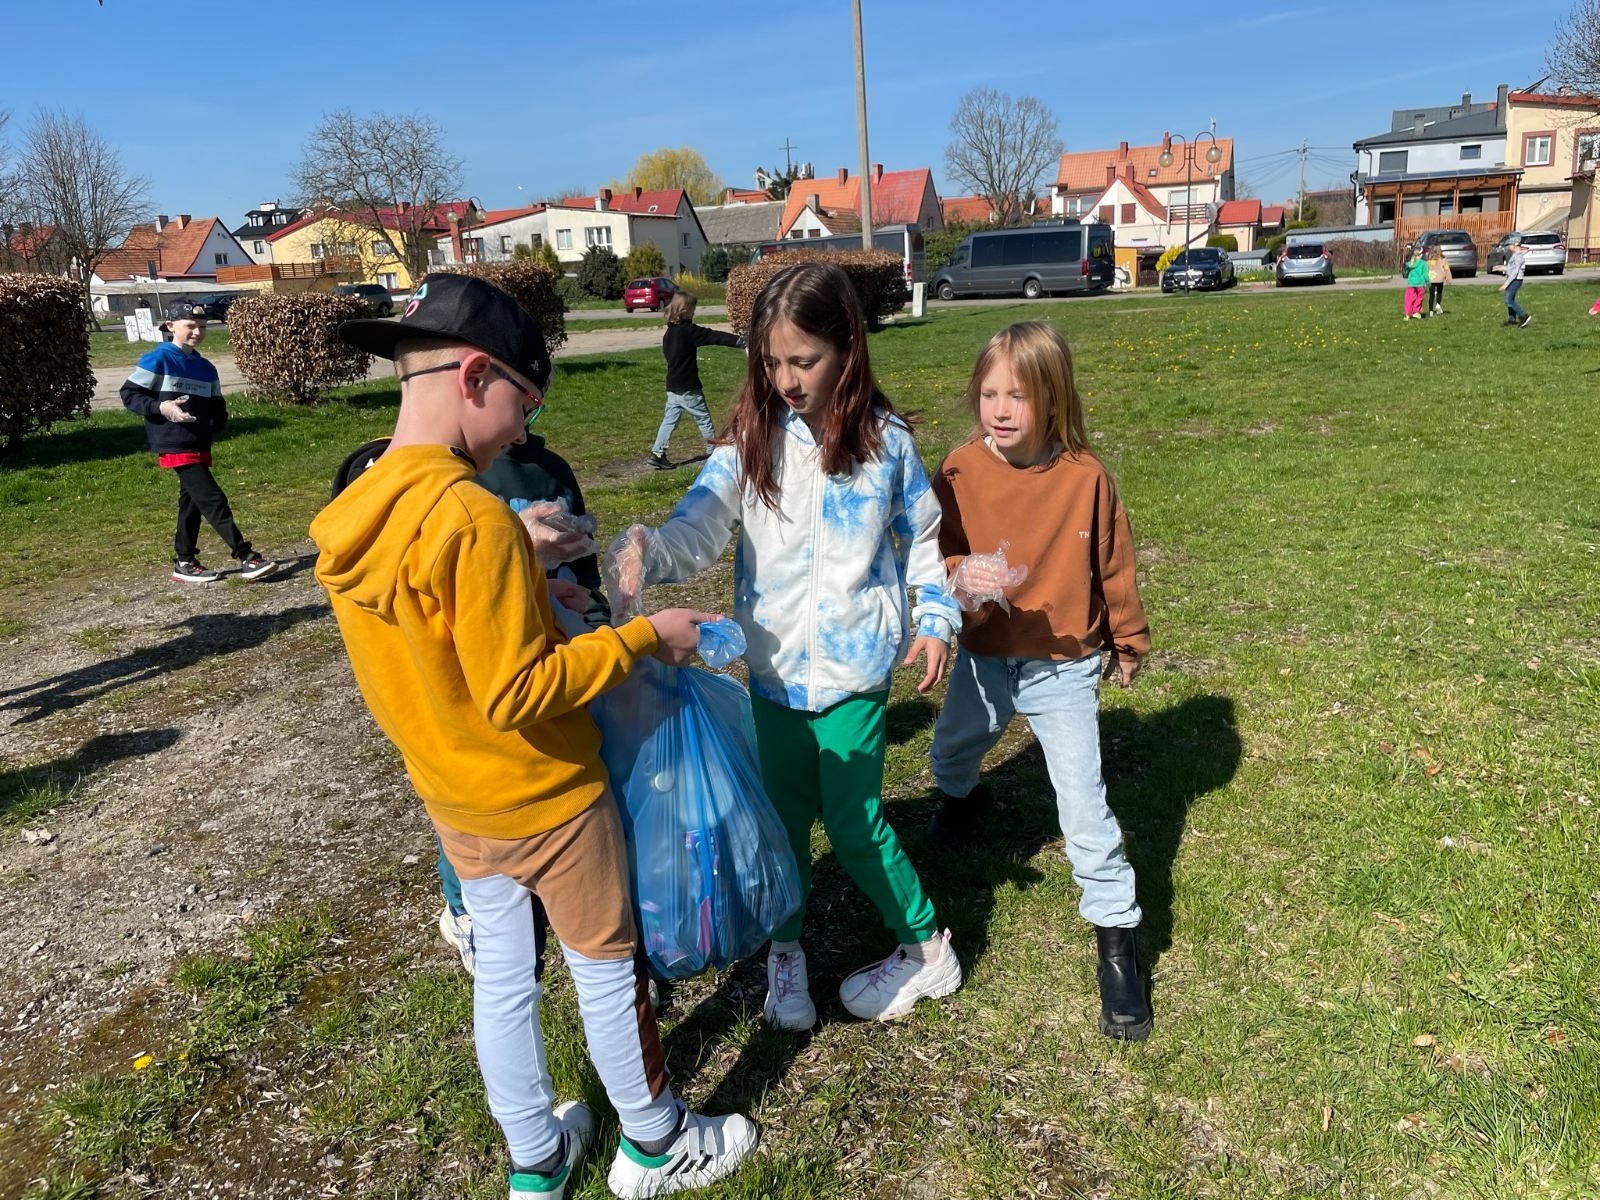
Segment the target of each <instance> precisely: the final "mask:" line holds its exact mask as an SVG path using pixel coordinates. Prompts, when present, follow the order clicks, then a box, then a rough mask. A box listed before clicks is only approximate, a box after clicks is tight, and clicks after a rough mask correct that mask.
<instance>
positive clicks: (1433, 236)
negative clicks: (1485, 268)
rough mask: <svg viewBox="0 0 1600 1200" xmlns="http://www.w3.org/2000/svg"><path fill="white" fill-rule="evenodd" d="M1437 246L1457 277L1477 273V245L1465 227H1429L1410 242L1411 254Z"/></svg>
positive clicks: (1422, 252)
mask: <svg viewBox="0 0 1600 1200" xmlns="http://www.w3.org/2000/svg"><path fill="white" fill-rule="evenodd" d="M1434 246H1438V247H1439V249H1441V250H1443V251H1444V260H1445V262H1447V263H1449V264H1450V274H1451V275H1453V276H1454V277H1455V278H1457V279H1471V278H1472V277H1473V276H1474V275H1476V274H1477V273H1478V246H1477V243H1475V242H1474V241H1473V240H1472V235H1471V234H1470V233H1468V232H1467V231H1466V230H1465V229H1430V230H1428V231H1427V232H1426V233H1424V234H1422V235H1421V236H1420V237H1418V238H1417V240H1416V241H1415V242H1414V243H1413V244H1412V247H1411V252H1412V253H1413V254H1426V253H1427V252H1428V251H1429V249H1431V248H1432V247H1434Z"/></svg>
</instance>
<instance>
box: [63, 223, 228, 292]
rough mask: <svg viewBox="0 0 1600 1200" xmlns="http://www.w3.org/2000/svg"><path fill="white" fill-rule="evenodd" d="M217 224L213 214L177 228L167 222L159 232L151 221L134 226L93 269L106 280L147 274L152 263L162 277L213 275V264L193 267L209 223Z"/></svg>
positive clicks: (208, 230) (209, 225)
mask: <svg viewBox="0 0 1600 1200" xmlns="http://www.w3.org/2000/svg"><path fill="white" fill-rule="evenodd" d="M217 224H220V222H219V221H218V220H217V218H216V217H201V218H199V219H198V220H194V219H190V220H187V221H185V222H184V225H183V228H182V229H180V228H178V223H177V222H176V221H168V222H167V227H166V229H165V230H163V231H162V232H160V233H157V232H156V226H155V222H154V221H152V222H150V223H149V224H147V225H135V226H134V227H133V228H132V229H130V230H129V231H128V236H127V238H126V240H124V241H123V243H122V245H121V246H119V247H118V248H117V249H115V250H113V251H111V253H110V254H107V255H106V256H105V257H104V258H102V259H101V260H100V263H99V265H98V266H96V267H95V269H94V270H95V274H96V275H98V276H100V278H101V279H104V280H105V281H106V282H108V283H109V282H111V281H112V280H114V279H115V280H122V279H126V278H127V277H128V276H129V275H148V274H149V272H150V264H151V263H152V262H154V263H155V264H156V274H157V275H159V276H161V277H162V278H168V277H171V276H179V275H190V274H198V275H215V274H216V268H215V267H211V269H210V270H209V271H207V270H201V271H195V270H194V267H195V265H196V264H195V259H197V258H199V256H200V250H201V248H202V247H203V246H204V245H205V244H206V238H208V237H210V236H211V228H212V226H214V225H217ZM201 265H202V266H210V265H211V264H209V263H206V264H201Z"/></svg>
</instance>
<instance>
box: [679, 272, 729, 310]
mask: <svg viewBox="0 0 1600 1200" xmlns="http://www.w3.org/2000/svg"><path fill="white" fill-rule="evenodd" d="M672 282H673V283H675V284H677V285H678V290H679V291H684V292H689V293H691V294H692V295H693V296H694V298H695V299H696V300H698V301H700V303H701V304H721V303H722V301H723V298H724V297H725V296H726V295H727V292H728V289H727V288H726V287H725V286H724V285H723V284H720V283H714V282H713V281H711V280H710V279H707V278H706V277H705V276H704V275H692V274H690V273H689V272H688V271H679V272H678V276H677V278H676V279H674V280H673V281H672Z"/></svg>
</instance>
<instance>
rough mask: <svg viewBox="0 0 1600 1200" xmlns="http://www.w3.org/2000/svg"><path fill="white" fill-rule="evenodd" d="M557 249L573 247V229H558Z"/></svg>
mask: <svg viewBox="0 0 1600 1200" xmlns="http://www.w3.org/2000/svg"><path fill="white" fill-rule="evenodd" d="M556 249H557V250H571V249H572V230H570V229H558V230H556Z"/></svg>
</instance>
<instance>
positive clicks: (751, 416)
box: [725, 262, 894, 511]
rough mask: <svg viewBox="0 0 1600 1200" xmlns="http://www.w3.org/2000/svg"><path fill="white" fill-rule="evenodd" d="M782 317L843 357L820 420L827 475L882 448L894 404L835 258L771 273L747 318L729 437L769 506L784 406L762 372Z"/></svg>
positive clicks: (773, 500)
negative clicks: (746, 352)
mask: <svg viewBox="0 0 1600 1200" xmlns="http://www.w3.org/2000/svg"><path fill="white" fill-rule="evenodd" d="M780 321H792V322H793V323H794V325H795V326H796V328H798V329H799V330H800V331H801V332H802V333H805V334H807V335H808V336H810V337H814V338H818V339H820V340H822V341H824V342H826V343H827V344H828V345H829V346H831V347H832V348H833V349H834V351H835V352H837V353H838V355H839V357H840V359H841V370H840V373H839V381H838V383H837V384H835V385H834V389H833V396H832V397H831V398H830V400H829V401H828V408H827V412H826V414H825V416H824V419H823V429H822V437H821V439H820V444H819V446H818V450H819V451H820V453H821V457H822V469H823V470H824V471H826V472H827V473H828V474H829V475H848V474H850V472H851V471H852V470H854V469H855V467H856V465H857V464H858V463H863V462H866V461H868V460H869V459H872V458H876V457H877V456H878V455H879V454H880V453H882V451H883V418H884V417H885V416H893V415H894V406H893V405H892V404H890V403H889V398H888V397H887V396H885V395H884V394H883V392H882V391H881V390H880V389H879V387H878V382H877V380H876V379H874V378H873V376H872V362H871V360H870V359H869V358H868V357H867V322H866V319H865V318H864V317H863V316H862V313H861V301H860V299H858V298H857V296H856V291H855V288H854V287H852V286H851V284H850V277H849V276H848V275H846V274H845V273H844V272H843V271H841V270H840V269H839V268H838V267H836V266H834V265H833V264H832V263H827V262H806V263H800V264H798V265H797V266H793V267H789V268H787V269H785V270H783V271H780V272H779V273H778V274H776V275H774V276H773V277H772V278H771V279H769V280H768V281H767V283H766V286H765V287H763V288H762V289H761V292H760V294H759V295H757V296H756V302H755V306H754V308H753V309H752V311H751V316H750V336H749V344H750V362H749V366H748V367H747V368H746V370H745V377H744V387H743V388H741V389H740V391H739V399H738V400H737V401H735V403H734V406H733V417H732V419H731V420H729V422H728V432H727V434H726V435H725V438H726V440H728V441H730V442H732V443H733V444H734V446H735V447H736V448H737V449H738V451H739V463H740V472H741V476H742V478H741V480H740V482H741V484H742V485H743V486H744V487H746V488H749V489H751V490H753V491H754V492H755V494H756V496H757V498H758V499H760V501H761V502H762V503H763V504H765V505H766V506H767V507H768V508H770V509H773V510H774V511H776V510H777V507H778V478H777V464H776V463H775V462H774V461H773V444H772V443H773V438H774V435H775V434H776V433H777V430H778V427H779V425H780V424H781V422H782V420H783V414H784V413H785V412H786V411H787V410H788V405H787V404H785V403H784V401H783V398H782V397H781V396H780V395H779V394H778V389H777V388H776V387H775V386H774V385H773V382H772V379H771V377H770V376H769V375H768V374H767V366H766V356H767V347H768V344H769V343H770V341H771V338H772V330H773V327H774V326H775V325H777V323H778V322H780Z"/></svg>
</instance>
